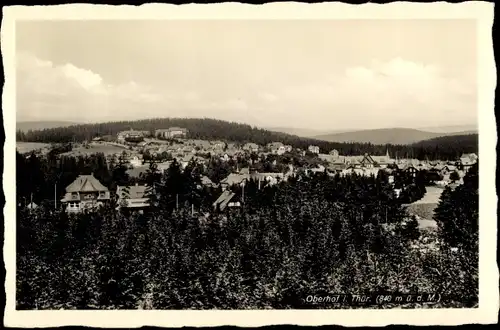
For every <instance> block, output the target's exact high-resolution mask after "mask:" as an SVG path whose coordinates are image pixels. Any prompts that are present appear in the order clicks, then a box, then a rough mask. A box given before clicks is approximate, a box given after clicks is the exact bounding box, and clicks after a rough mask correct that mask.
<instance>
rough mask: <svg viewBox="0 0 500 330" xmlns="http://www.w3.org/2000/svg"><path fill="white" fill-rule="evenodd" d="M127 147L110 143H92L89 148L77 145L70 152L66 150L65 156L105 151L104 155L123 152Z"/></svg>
mask: <svg viewBox="0 0 500 330" xmlns="http://www.w3.org/2000/svg"><path fill="white" fill-rule="evenodd" d="M124 150H127V149H126V148H124V147H123V148H122V147H118V146H114V145H109V144H91V145H89V147H88V148H85V147H82V146H81V147H76V148H74V149H73V150H71V151H70V152H66V153H64V154H63V155H65V156H80V155H90V154H95V153H103V154H104V155H113V154H119V153H122V152H123V151H124Z"/></svg>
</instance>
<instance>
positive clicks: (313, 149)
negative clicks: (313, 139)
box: [307, 146, 319, 154]
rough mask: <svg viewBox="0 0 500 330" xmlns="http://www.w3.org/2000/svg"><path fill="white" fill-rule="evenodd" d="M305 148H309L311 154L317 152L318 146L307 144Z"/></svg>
mask: <svg viewBox="0 0 500 330" xmlns="http://www.w3.org/2000/svg"><path fill="white" fill-rule="evenodd" d="M307 150H309V152H311V153H313V154H319V147H318V146H309V147H308V148H307Z"/></svg>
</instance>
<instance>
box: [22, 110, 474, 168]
mask: <svg viewBox="0 0 500 330" xmlns="http://www.w3.org/2000/svg"><path fill="white" fill-rule="evenodd" d="M171 126H180V127H184V128H187V129H188V130H189V133H188V136H189V137H190V138H194V139H203V140H224V141H230V142H238V143H246V142H254V143H257V144H259V145H262V146H264V145H266V144H268V143H271V142H275V141H281V142H283V143H284V144H288V145H291V146H293V147H294V148H301V149H303V150H307V148H308V146H309V145H316V146H319V148H320V150H321V152H322V153H328V152H330V151H331V150H333V149H336V150H338V151H339V153H340V154H342V155H363V154H364V153H369V154H372V155H385V154H386V152H387V150H388V151H389V153H390V155H391V156H392V157H396V156H397V157H399V158H418V159H421V160H425V159H429V160H435V159H439V160H452V161H454V160H456V159H457V158H458V157H460V155H462V154H463V153H473V152H474V153H477V152H478V146H479V144H478V135H477V134H471V135H460V136H459V135H457V136H453V137H448V138H447V137H444V138H436V139H431V140H428V141H422V142H419V143H416V144H413V145H374V144H371V143H338V142H328V141H323V140H317V139H312V138H304V137H299V136H295V135H289V134H285V133H279V132H273V131H269V130H265V129H261V128H257V127H252V126H250V125H246V124H240V123H233V122H227V121H223V120H216V119H209V118H156V119H145V120H136V121H120V122H108V123H99V124H82V125H73V126H68V127H58V128H50V129H44V130H39V131H28V132H22V131H18V132H17V135H16V139H17V141H25V142H44V143H67V142H70V141H74V142H83V141H85V140H90V139H92V138H94V137H95V136H103V135H109V136H116V134H117V133H119V132H120V131H124V130H129V129H130V128H133V129H135V130H141V131H149V132H151V133H152V132H154V130H156V129H162V128H168V127H171Z"/></svg>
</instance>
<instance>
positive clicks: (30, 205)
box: [26, 202, 38, 211]
mask: <svg viewBox="0 0 500 330" xmlns="http://www.w3.org/2000/svg"><path fill="white" fill-rule="evenodd" d="M26 208H27V209H28V210H30V211H33V210H36V209H37V208H38V205H37V204H36V203H35V202H31V203H29V204H28V205H27V206H26Z"/></svg>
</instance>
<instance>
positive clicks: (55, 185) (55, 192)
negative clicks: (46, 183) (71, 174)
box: [54, 181, 57, 211]
mask: <svg viewBox="0 0 500 330" xmlns="http://www.w3.org/2000/svg"><path fill="white" fill-rule="evenodd" d="M54 211H57V181H56V183H54Z"/></svg>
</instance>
